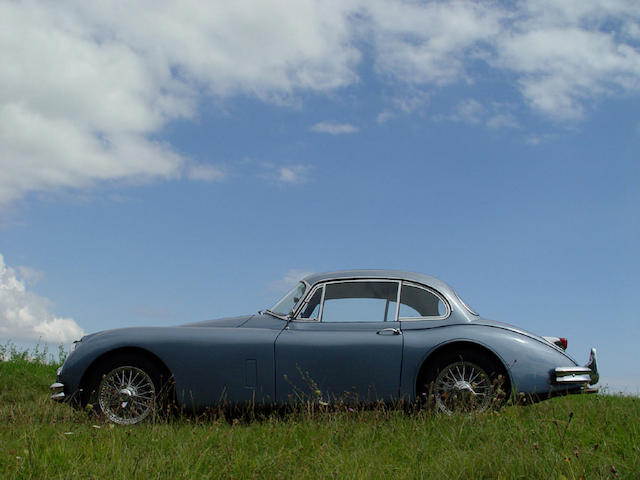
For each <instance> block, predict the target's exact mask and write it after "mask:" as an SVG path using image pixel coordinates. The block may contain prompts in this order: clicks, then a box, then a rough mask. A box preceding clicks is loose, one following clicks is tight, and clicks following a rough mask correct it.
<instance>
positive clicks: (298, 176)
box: [277, 165, 309, 183]
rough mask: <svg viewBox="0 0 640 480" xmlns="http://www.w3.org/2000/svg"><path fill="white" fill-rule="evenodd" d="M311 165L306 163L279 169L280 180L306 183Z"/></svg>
mask: <svg viewBox="0 0 640 480" xmlns="http://www.w3.org/2000/svg"><path fill="white" fill-rule="evenodd" d="M308 171H309V167H308V166H306V165H290V166H288V167H280V168H279V169H278V178H277V179H278V181H279V182H282V183H304V182H306V181H307V176H306V175H307V172H308Z"/></svg>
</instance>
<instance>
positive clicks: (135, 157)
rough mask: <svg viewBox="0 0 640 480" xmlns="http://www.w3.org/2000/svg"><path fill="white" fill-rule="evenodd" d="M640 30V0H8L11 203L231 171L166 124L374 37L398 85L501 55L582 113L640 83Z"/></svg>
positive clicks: (3, 34) (263, 91)
mask: <svg viewBox="0 0 640 480" xmlns="http://www.w3.org/2000/svg"><path fill="white" fill-rule="evenodd" d="M639 32H640V3H638V2H637V0H609V1H607V2H602V1H601V0H565V1H562V2H558V1H557V0H536V1H533V0H531V1H525V0H522V1H519V2H515V3H511V4H505V3H504V2H495V1H493V0H477V1H476V0H453V1H451V2H440V1H426V2H415V1H407V0H395V1H393V0H236V1H233V2H228V1H215V2H207V3H206V4H205V3H202V2H199V1H197V0H185V1H183V2H171V1H168V0H155V1H152V0H141V1H139V2H124V1H122V0H111V1H102V2H74V1H71V0H60V1H58V2H55V3H51V2H44V1H38V0H27V1H23V2H2V3H0V58H2V61H3V67H2V68H1V69H0V172H2V175H0V205H7V204H9V203H10V202H13V201H15V200H17V199H20V198H22V197H24V196H25V195H26V194H28V193H29V192H33V191H43V190H44V191H56V190H60V189H64V188H70V189H79V188H90V187H91V186H92V185H94V184H96V183H98V182H103V181H108V180H119V179H127V180H131V179H134V180H145V181H148V180H152V179H172V178H178V177H186V178H191V179H199V180H209V181H211V180H218V179H220V178H222V175H221V173H222V170H219V169H218V168H217V167H214V166H208V167H204V166H202V167H199V166H194V163H193V161H192V160H190V159H187V158H184V157H183V155H181V154H179V153H177V152H176V151H175V150H174V149H173V148H172V146H171V145H167V144H164V143H162V142H158V141H154V140H153V138H154V137H156V136H157V135H158V134H159V133H160V132H161V131H162V128H163V127H164V126H165V125H166V124H167V123H168V122H171V121H174V120H176V119H185V118H186V119H188V118H192V117H194V116H196V114H197V107H198V104H199V103H200V102H202V101H203V98H206V97H209V98H210V97H213V98H215V99H220V98H226V97H229V96H234V95H242V96H248V97H252V98H257V99H260V100H263V101H270V102H275V103H277V104H284V105H287V104H289V105H290V104H291V103H295V101H296V100H297V99H298V98H300V97H301V95H300V94H302V93H306V92H312V93H318V94H328V93H330V92H333V91H335V90H336V89H339V88H342V87H347V86H351V85H355V84H357V83H358V82H362V81H363V80H367V79H361V78H359V76H358V73H357V72H358V67H359V65H360V64H361V61H362V58H363V57H364V54H363V52H362V51H361V49H360V46H361V45H367V52H369V51H371V55H372V58H371V61H372V62H373V64H374V66H375V69H374V70H375V72H376V74H377V75H378V77H379V78H378V79H376V81H380V82H381V83H383V84H384V85H386V86H391V89H392V90H393V91H402V90H408V91H413V92H422V93H423V95H425V98H426V96H428V95H429V94H432V92H433V90H434V89H437V87H439V86H444V85H451V84H466V83H473V82H476V81H477V80H478V79H477V78H476V77H477V76H479V75H481V76H482V77H481V78H482V79H486V78H487V75H486V71H487V70H491V69H493V71H495V72H498V73H499V75H496V77H499V78H501V79H503V81H506V82H512V83H513V85H514V86H515V87H516V88H518V89H519V90H520V92H521V94H522V98H523V100H524V101H525V102H526V103H527V104H528V105H529V106H530V107H531V108H533V109H534V110H536V111H537V112H540V113H541V114H543V115H545V116H548V117H551V118H554V119H558V120H566V119H570V120H571V119H573V120H575V119H580V118H581V117H583V116H584V114H585V111H586V109H587V107H588V106H590V105H593V104H594V102H595V101H597V100H598V99H601V98H605V97H607V96H610V95H628V94H636V93H638V92H639V91H640V51H639V49H638V42H639V40H640V33H639ZM369 46H372V48H369ZM477 65H482V66H483V68H482V69H477V68H475V66H477ZM483 72H485V73H483ZM385 88H386V87H385ZM427 92H430V93H427ZM409 100H410V99H409ZM424 103H425V101H424V99H423V100H421V101H420V102H418V104H417V105H416V104H414V103H412V101H409V102H408V103H407V104H406V105H404V106H403V105H402V104H401V103H399V104H397V105H396V106H393V105H392V106H386V108H384V109H383V111H382V112H381V113H380V114H379V115H378V117H377V121H378V122H379V123H384V122H385V121H387V120H388V119H389V118H391V117H392V116H394V115H397V114H399V113H406V112H408V111H414V110H416V109H419V108H422V107H423V106H424ZM505 120H506V119H505V118H496V119H495V121H494V123H500V122H502V124H505ZM316 127H317V129H316V128H315V127H314V129H315V131H323V132H326V133H352V132H354V131H356V130H357V127H355V126H353V125H350V124H331V123H326V124H323V123H321V124H318V125H317V126H316ZM285 177H286V175H285Z"/></svg>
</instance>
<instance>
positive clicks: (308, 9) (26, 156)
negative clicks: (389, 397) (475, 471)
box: [0, 0, 640, 393]
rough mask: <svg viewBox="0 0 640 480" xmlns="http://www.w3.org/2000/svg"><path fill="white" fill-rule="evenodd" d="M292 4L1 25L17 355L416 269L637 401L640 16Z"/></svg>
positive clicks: (10, 306) (7, 18)
mask: <svg viewBox="0 0 640 480" xmlns="http://www.w3.org/2000/svg"><path fill="white" fill-rule="evenodd" d="M272 3H273V4H270V3H269V2H257V3H256V2H251V1H245V2H237V3H236V2H234V3H233V5H229V4H228V2H220V3H213V4H211V5H210V6H208V7H207V9H205V10H203V7H202V6H200V5H199V4H198V3H197V2H194V3H190V2H185V3H182V2H181V4H180V6H179V7H177V6H175V5H173V4H171V3H166V4H164V3H163V4H161V5H160V3H159V2H152V3H149V4H146V3H145V2H137V3H135V4H134V5H133V6H129V5H128V6H127V8H128V9H129V10H130V11H129V12H128V14H127V15H122V10H121V8H122V7H120V6H119V5H120V4H118V3H117V2H105V3H104V4H103V5H101V6H100V7H95V6H92V5H87V6H78V5H75V4H74V3H73V2H69V3H67V2H61V4H60V5H61V6H60V8H59V9H56V10H54V9H52V8H50V7H49V6H48V5H47V4H46V3H44V2H24V3H19V4H18V3H5V4H3V5H2V6H0V27H1V28H0V31H2V32H4V33H3V34H2V36H0V52H2V55H3V58H9V59H10V61H9V62H7V63H6V64H5V65H4V66H3V67H2V68H1V69H0V87H2V88H0V92H3V93H0V255H2V257H0V259H1V261H0V287H2V288H1V289H0V341H3V342H4V341H7V340H9V339H12V340H13V341H16V342H32V341H37V340H38V339H43V340H45V341H49V342H51V343H53V344H56V343H57V342H63V343H64V342H68V341H70V340H73V338H74V336H75V335H78V334H81V331H84V332H91V331H96V330H101V329H105V328H114V327H119V326H127V325H173V324H177V323H182V322H188V321H196V320H200V319H206V318H213V317H218V316H225V315H233V314H243V313H251V312H254V311H257V310H258V309H259V308H263V307H265V306H269V305H270V304H272V303H274V302H275V300H276V299H277V297H278V296H279V295H280V294H281V293H283V291H284V290H286V289H287V287H288V286H289V285H290V284H291V282H293V281H295V279H297V277H299V276H301V275H304V273H306V272H320V271H327V270H335V269H344V268H397V269H406V270H413V271H417V272H422V273H427V274H431V275H434V276H436V277H439V278H441V279H442V280H444V281H446V282H448V283H450V284H451V285H452V286H453V287H454V288H456V289H457V290H458V291H459V293H460V294H461V296H463V298H465V300H466V301H467V302H468V303H470V304H471V305H472V306H473V307H474V308H475V309H476V310H478V311H479V312H480V313H481V314H482V315H484V316H486V317H489V318H494V319H496V320H501V321H505V322H509V323H514V324H516V325H518V326H521V327H524V328H526V329H529V330H531V331H533V332H535V333H539V334H542V335H557V336H566V337H568V339H569V352H570V353H571V354H573V355H574V356H575V357H576V358H577V360H579V361H581V362H583V361H586V357H587V354H588V349H589V348H590V347H591V346H596V347H598V351H599V355H600V363H601V373H602V379H603V382H602V383H603V384H607V385H609V386H610V387H611V389H612V390H620V389H622V390H625V391H629V392H632V393H635V392H638V391H639V390H640V375H639V374H638V373H637V370H636V369H635V368H634V364H635V363H636V360H635V357H634V356H633V352H634V350H635V348H636V344H637V341H638V339H639V338H640V327H638V313H637V306H636V304H637V300H636V298H637V293H636V290H637V288H638V286H639V285H640V282H639V281H638V280H637V274H636V272H637V271H638V270H639V267H640V261H639V258H640V257H639V255H638V253H637V245H638V240H639V239H640V224H639V221H638V217H639V216H638V205H640V188H639V187H640V167H639V166H638V153H639V152H640V115H639V114H638V112H640V108H639V107H640V96H639V95H638V93H639V92H640V51H639V50H638V49H639V45H640V26H639V25H640V23H639V22H640V7H638V6H637V4H636V3H634V2H631V1H622V0H620V1H611V2H590V1H581V2H577V1H568V2H563V3H562V4H561V5H557V2H552V1H550V0H549V1H547V0H540V1H536V2H524V1H523V2H504V3H502V2H499V3H495V2H466V1H458V2H451V3H446V4H443V3H436V2H390V1H386V2H383V1H372V2H358V1H353V2H338V3H333V2H321V3H316V2H313V1H307V2H293V3H289V2H272ZM267 4H268V5H267ZM62 19H63V20H64V21H62ZM34 78H37V81H36V80H34Z"/></svg>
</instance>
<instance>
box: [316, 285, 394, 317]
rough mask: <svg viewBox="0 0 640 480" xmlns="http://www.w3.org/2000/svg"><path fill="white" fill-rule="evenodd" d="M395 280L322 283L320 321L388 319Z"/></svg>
mask: <svg viewBox="0 0 640 480" xmlns="http://www.w3.org/2000/svg"><path fill="white" fill-rule="evenodd" d="M397 295H398V282H393V281H388V282H384V281H348V282H338V283H329V284H327V285H325V294H324V304H323V306H322V321H323V322H391V321H395V318H396V306H397V303H396V302H397Z"/></svg>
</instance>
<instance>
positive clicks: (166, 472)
mask: <svg viewBox="0 0 640 480" xmlns="http://www.w3.org/2000/svg"><path fill="white" fill-rule="evenodd" d="M40 357H43V355H40ZM56 367H57V366H56V365H53V364H42V363H40V362H39V361H38V360H37V359H36V360H28V359H27V356H26V355H16V354H15V353H14V355H13V358H11V359H10V360H8V361H4V362H0V445H1V448H0V478H3V479H11V478H37V479H47V478H100V479H103V478H140V479H147V478H189V479H191V478H258V479H267V478H341V479H344V478H464V479H468V478H540V479H547V478H552V479H565V478H566V479H577V478H586V479H591V478H633V479H640V398H636V397H622V396H606V395H584V396H573V397H564V398H556V399H553V400H550V401H545V402H542V403H539V404H536V405H532V406H508V407H505V408H503V409H502V410H500V411H499V412H491V413H487V414H482V415H477V416H474V417H472V416H465V415H458V416H452V417H446V416H443V415H440V414H436V413H433V412H429V411H421V412H418V413H413V414H407V413H405V412H404V411H403V410H393V409H383V408H380V409H377V410H363V411H351V410H350V409H348V408H345V409H342V410H337V411H336V410H333V411H308V410H304V409H302V410H299V411H296V412H291V413H286V414H276V413H273V414H268V415H262V416H260V418H257V419H253V420H247V419H235V420H234V419H226V418H221V417H208V418H194V417H181V418H176V419H173V420H171V421H164V422H162V421H158V422H153V421H150V422H148V423H146V424H143V425H140V426H135V427H119V426H114V425H112V424H108V423H105V422H104V421H103V420H100V419H97V418H95V417H94V418H91V417H90V416H88V415H87V414H86V413H85V412H76V411H73V410H72V409H71V408H69V407H67V406H65V405H58V404H54V403H53V402H50V401H49V400H48V386H49V385H50V384H51V383H52V382H53V380H54V376H55V370H56Z"/></svg>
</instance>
